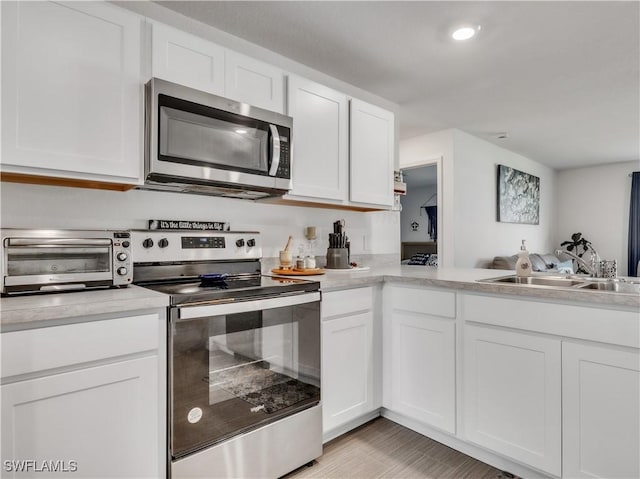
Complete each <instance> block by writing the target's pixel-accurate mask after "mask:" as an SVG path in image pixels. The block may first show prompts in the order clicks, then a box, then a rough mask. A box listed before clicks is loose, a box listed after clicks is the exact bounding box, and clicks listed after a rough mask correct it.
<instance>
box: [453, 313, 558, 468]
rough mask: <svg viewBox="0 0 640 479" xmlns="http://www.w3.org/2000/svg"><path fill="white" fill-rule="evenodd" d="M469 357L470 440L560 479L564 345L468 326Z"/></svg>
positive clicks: (466, 416)
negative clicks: (562, 353)
mask: <svg viewBox="0 0 640 479" xmlns="http://www.w3.org/2000/svg"><path fill="white" fill-rule="evenodd" d="M463 354H464V371H463V404H464V407H463V430H464V437H465V438H466V439H467V440H469V441H471V442H474V443H476V444H478V445H480V446H483V447H485V448H487V449H490V450H492V451H495V452H497V453H500V454H503V455H504V456H506V457H509V458H511V459H514V460H516V461H520V462H522V463H524V464H527V465H529V466H531V467H534V468H537V469H540V470H542V471H545V472H548V473H551V474H554V475H556V476H560V474H561V437H562V436H561V434H562V431H561V424H562V420H561V343H560V340H559V339H554V338H548V337H543V336H539V335H535V334H529V333H525V332H512V331H505V330H500V329H495V328H491V327H484V326H475V325H470V324H467V325H465V327H464V350H463Z"/></svg>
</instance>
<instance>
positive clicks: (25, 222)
mask: <svg viewBox="0 0 640 479" xmlns="http://www.w3.org/2000/svg"><path fill="white" fill-rule="evenodd" d="M0 199H1V226H2V227H3V228H47V229H49V228H51V229H55V228H62V229H73V228H78V229H116V228H122V229H146V228H147V220H150V219H184V220H199V221H226V222H229V223H230V224H231V229H233V230H236V231H242V230H245V231H246V230H250V231H260V232H261V233H262V240H263V256H264V257H274V256H277V254H278V251H279V250H280V249H282V248H283V247H284V245H285V243H286V241H287V237H288V236H289V235H292V236H293V237H294V245H293V248H294V252H297V245H298V244H299V243H301V242H302V241H303V239H304V235H303V232H304V227H305V226H316V228H317V235H318V240H317V249H318V251H317V252H316V254H318V255H324V254H325V253H326V249H327V247H328V234H329V233H330V232H332V223H333V222H334V221H336V220H338V219H344V220H345V222H346V232H347V235H348V236H349V238H350V239H351V248H352V254H398V255H399V254H400V226H399V223H400V213H399V212H397V211H383V212H372V213H362V212H355V211H344V210H335V209H322V208H306V207H298V206H283V205H273V204H266V203H258V202H253V201H248V200H237V199H229V198H216V197H212V196H199V195H189V194H182V193H165V192H157V191H141V190H131V191H127V192H118V191H103V190H90V189H84V188H63V187H55V186H42V185H23V184H18V183H6V182H3V183H0Z"/></svg>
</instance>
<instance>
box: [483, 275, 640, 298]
mask: <svg viewBox="0 0 640 479" xmlns="http://www.w3.org/2000/svg"><path fill="white" fill-rule="evenodd" d="M478 282H480V283H492V284H513V285H516V284H517V285H522V286H542V287H546V288H571V289H581V290H585V291H610V292H612V293H628V294H640V281H635V280H629V279H627V280H625V279H603V278H589V277H584V278H580V277H576V276H527V277H518V276H516V275H510V276H502V277H499V278H488V279H480V280H478Z"/></svg>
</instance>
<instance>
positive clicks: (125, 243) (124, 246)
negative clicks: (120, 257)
mask: <svg viewBox="0 0 640 479" xmlns="http://www.w3.org/2000/svg"><path fill="white" fill-rule="evenodd" d="M129 244H130V243H129V242H128V241H123V242H122V247H123V248H128V247H129Z"/></svg>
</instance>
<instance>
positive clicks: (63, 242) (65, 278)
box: [0, 229, 133, 295]
mask: <svg viewBox="0 0 640 479" xmlns="http://www.w3.org/2000/svg"><path fill="white" fill-rule="evenodd" d="M0 240H1V245H2V254H1V255H0V270H1V272H2V276H1V278H0V292H1V293H2V294H3V295H11V294H24V293H45V292H59V291H77V290H83V289H92V288H109V287H114V286H128V285H130V284H131V280H132V278H133V271H132V269H133V267H132V264H133V263H132V261H131V237H130V233H129V232H128V231H94V230H91V231H85V230H82V231H80V230H32V229H3V230H0Z"/></svg>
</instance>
